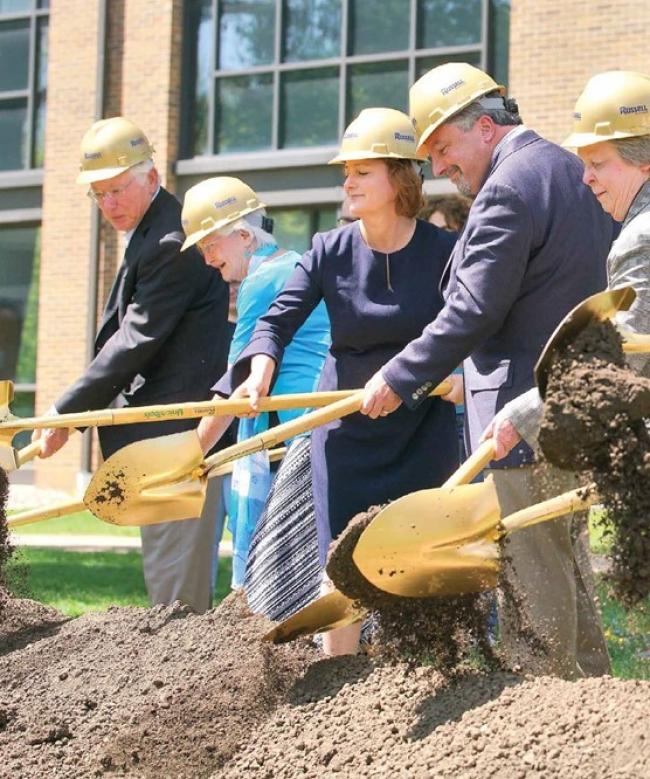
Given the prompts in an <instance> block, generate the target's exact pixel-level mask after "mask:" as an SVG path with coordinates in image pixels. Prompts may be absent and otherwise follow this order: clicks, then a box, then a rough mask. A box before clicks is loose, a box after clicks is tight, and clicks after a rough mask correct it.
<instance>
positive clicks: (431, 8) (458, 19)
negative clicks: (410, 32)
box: [418, 0, 481, 49]
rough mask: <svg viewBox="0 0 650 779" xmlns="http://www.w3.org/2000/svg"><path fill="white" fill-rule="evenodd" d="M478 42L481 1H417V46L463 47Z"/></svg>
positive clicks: (424, 47)
mask: <svg viewBox="0 0 650 779" xmlns="http://www.w3.org/2000/svg"><path fill="white" fill-rule="evenodd" d="M480 41H481V0H418V46H419V47H420V48H421V49H433V48H437V47H438V46H464V45H466V44H471V43H480Z"/></svg>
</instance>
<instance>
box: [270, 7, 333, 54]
mask: <svg viewBox="0 0 650 779" xmlns="http://www.w3.org/2000/svg"><path fill="white" fill-rule="evenodd" d="M340 54H341V0H286V2H285V8H284V61H285V62H300V61H302V60H311V59H324V58H325V57H339V56H340Z"/></svg>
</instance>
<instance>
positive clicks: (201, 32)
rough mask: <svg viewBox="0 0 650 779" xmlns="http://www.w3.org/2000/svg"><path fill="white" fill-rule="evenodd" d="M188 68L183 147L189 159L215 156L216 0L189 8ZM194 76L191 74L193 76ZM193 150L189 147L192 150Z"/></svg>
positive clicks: (206, 0) (191, 5)
mask: <svg viewBox="0 0 650 779" xmlns="http://www.w3.org/2000/svg"><path fill="white" fill-rule="evenodd" d="M187 14H188V17H187V21H188V24H187V33H186V36H187V37H186V43H185V45H186V46H187V49H186V56H187V59H186V65H187V68H188V73H187V81H186V82H185V83H186V84H187V87H186V88H187V91H188V92H191V93H192V97H191V98H190V97H189V95H186V97H187V112H186V116H185V117H184V120H185V121H186V122H187V125H186V126H185V127H184V128H183V146H184V147H185V148H184V151H185V150H187V152H188V153H189V156H191V157H193V156H201V155H204V154H211V153H212V149H210V148H209V140H208V136H209V133H208V125H209V121H210V118H209V113H210V98H209V95H210V90H211V89H212V88H213V74H212V69H213V64H212V62H213V59H212V57H213V54H214V51H213V47H214V20H213V18H212V0H199V2H195V3H191V4H189V5H188V6H187ZM190 74H191V75H190ZM188 147H189V148H188Z"/></svg>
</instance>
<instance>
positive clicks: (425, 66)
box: [415, 51, 481, 78]
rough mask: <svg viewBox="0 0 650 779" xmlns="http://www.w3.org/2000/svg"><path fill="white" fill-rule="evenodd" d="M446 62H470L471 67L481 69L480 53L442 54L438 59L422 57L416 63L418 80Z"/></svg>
mask: <svg viewBox="0 0 650 779" xmlns="http://www.w3.org/2000/svg"><path fill="white" fill-rule="evenodd" d="M446 62H468V63H469V64H470V65H475V66H476V67H477V68H480V67H481V52H480V51H465V52H462V53H460V54H441V55H440V56H438V57H420V59H418V60H417V62H416V74H415V77H416V78H420V76H423V75H424V74H425V73H426V72H427V71H429V70H431V69H432V68H437V67H438V65H444V64H445V63H446Z"/></svg>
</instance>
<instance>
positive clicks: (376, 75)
mask: <svg viewBox="0 0 650 779" xmlns="http://www.w3.org/2000/svg"><path fill="white" fill-rule="evenodd" d="M373 106H386V107H387V108H397V109H398V110H399V111H407V110H408V62H406V61H404V62H370V63H368V64H366V65H353V66H351V67H350V68H349V69H348V112H347V114H348V115H347V121H348V122H350V121H351V120H352V119H353V118H354V117H355V116H356V115H357V114H358V113H359V111H362V110H363V109H364V108H372V107H373Z"/></svg>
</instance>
